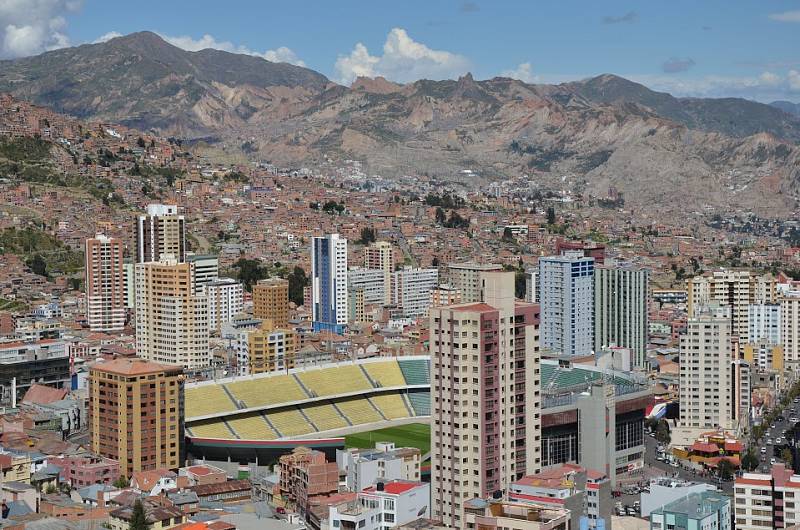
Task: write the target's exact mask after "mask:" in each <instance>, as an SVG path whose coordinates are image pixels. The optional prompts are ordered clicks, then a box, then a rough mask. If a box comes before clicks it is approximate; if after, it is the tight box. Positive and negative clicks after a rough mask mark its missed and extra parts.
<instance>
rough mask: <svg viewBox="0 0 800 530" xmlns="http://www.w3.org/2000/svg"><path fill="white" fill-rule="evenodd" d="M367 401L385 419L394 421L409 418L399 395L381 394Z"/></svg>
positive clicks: (409, 415)
mask: <svg viewBox="0 0 800 530" xmlns="http://www.w3.org/2000/svg"><path fill="white" fill-rule="evenodd" d="M369 400H370V401H372V403H373V404H374V405H375V406H376V407H378V409H380V411H381V412H382V413H383V415H384V416H386V419H389V420H394V419H397V418H409V417H411V414H410V413H409V412H408V409H407V408H406V405H405V403H403V398H402V397H401V396H400V394H381V395H378V396H372V397H370V398H369Z"/></svg>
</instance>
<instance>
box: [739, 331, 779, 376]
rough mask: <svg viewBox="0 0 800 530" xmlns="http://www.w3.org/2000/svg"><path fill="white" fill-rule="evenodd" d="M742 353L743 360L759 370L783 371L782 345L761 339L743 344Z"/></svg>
mask: <svg viewBox="0 0 800 530" xmlns="http://www.w3.org/2000/svg"><path fill="white" fill-rule="evenodd" d="M742 354H743V358H744V360H745V361H746V362H748V363H749V364H750V366H752V367H753V368H755V369H757V370H758V371H759V372H763V371H767V370H773V371H776V372H782V371H783V368H784V364H783V346H781V345H780V344H773V343H771V342H769V341H767V340H764V339H762V340H759V341H758V342H752V343H749V344H745V345H744V347H743V348H742Z"/></svg>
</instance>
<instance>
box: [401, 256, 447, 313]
mask: <svg viewBox="0 0 800 530" xmlns="http://www.w3.org/2000/svg"><path fill="white" fill-rule="evenodd" d="M438 283H439V269H414V268H412V267H403V268H402V269H400V270H399V271H396V272H393V273H392V303H393V304H396V305H397V306H398V307H400V308H402V310H403V316H404V317H405V318H414V317H420V316H425V315H427V314H428V308H429V307H430V306H431V292H432V291H433V288H434V287H436V285H437V284H438Z"/></svg>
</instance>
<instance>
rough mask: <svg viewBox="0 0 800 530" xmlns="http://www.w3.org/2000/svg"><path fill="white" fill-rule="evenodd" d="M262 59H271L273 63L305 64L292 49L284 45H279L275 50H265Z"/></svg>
mask: <svg viewBox="0 0 800 530" xmlns="http://www.w3.org/2000/svg"><path fill="white" fill-rule="evenodd" d="M264 59H266V60H268V61H272V62H273V63H289V64H294V65H297V66H305V65H306V63H304V62H303V61H302V60H300V58H299V57H298V56H297V54H296V53H294V52H293V51H292V50H290V49H289V48H287V47H286V46H281V47H280V48H277V49H275V50H267V51H266V52H264Z"/></svg>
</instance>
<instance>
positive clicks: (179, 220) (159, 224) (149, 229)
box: [136, 204, 186, 263]
mask: <svg viewBox="0 0 800 530" xmlns="http://www.w3.org/2000/svg"><path fill="white" fill-rule="evenodd" d="M168 255H169V256H172V258H173V259H176V260H177V261H178V262H179V263H183V262H184V261H186V220H185V219H184V217H183V216H182V215H179V214H178V207H177V206H175V205H167V204H149V205H148V206H147V214H146V215H140V216H139V217H138V218H137V219H136V263H147V262H149V261H158V260H160V259H161V257H162V256H168Z"/></svg>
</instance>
